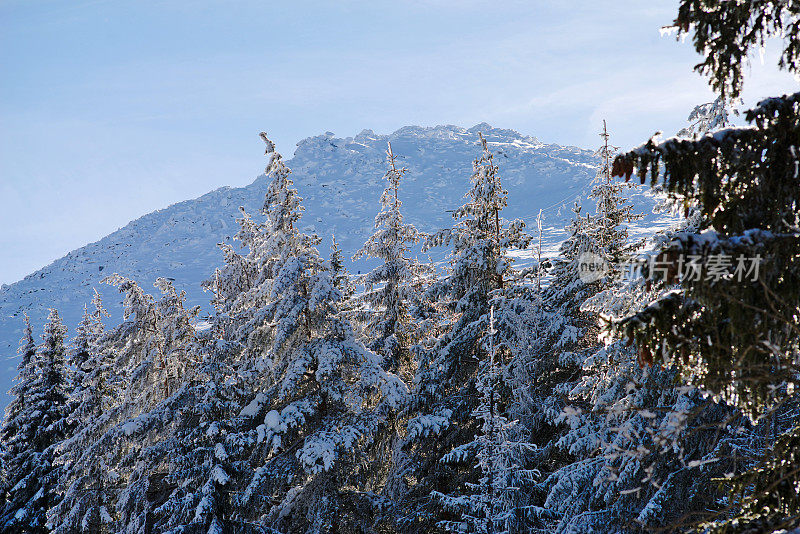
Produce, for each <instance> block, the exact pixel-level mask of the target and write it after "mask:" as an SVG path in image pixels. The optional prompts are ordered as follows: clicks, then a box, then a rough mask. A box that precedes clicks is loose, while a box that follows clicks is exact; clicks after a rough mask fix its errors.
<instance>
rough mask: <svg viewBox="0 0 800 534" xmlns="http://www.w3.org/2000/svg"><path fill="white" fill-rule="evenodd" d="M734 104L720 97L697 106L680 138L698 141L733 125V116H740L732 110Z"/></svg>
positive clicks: (680, 133)
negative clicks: (710, 133)
mask: <svg viewBox="0 0 800 534" xmlns="http://www.w3.org/2000/svg"><path fill="white" fill-rule="evenodd" d="M732 104H734V102H728V101H727V100H726V99H724V98H723V97H721V96H718V97H717V98H716V99H715V100H714V101H713V102H706V103H705V104H700V105H698V106H695V107H694V109H693V110H692V112H691V113H689V118H688V119H687V120H688V121H689V124H688V125H687V126H686V127H685V128H682V129H681V130H680V131H679V132H678V137H685V138H687V139H696V138H698V137H701V136H703V135H704V134H706V133H708V132H713V131H716V130H721V129H723V128H726V127H728V126H732V125H733V121H732V120H731V115H738V114H739V112H738V111H737V110H736V109H732Z"/></svg>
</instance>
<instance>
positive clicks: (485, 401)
mask: <svg viewBox="0 0 800 534" xmlns="http://www.w3.org/2000/svg"><path fill="white" fill-rule="evenodd" d="M497 333H498V331H497V330H496V329H495V322H494V308H492V309H491V310H490V319H489V330H488V335H487V338H488V339H487V340H486V342H487V343H488V347H486V350H487V355H488V357H487V359H486V361H484V362H483V363H482V368H481V370H480V373H479V375H478V379H477V389H478V392H479V394H480V401H479V403H478V406H477V407H476V408H475V411H474V412H473V414H472V415H473V416H475V417H476V418H477V419H479V420H480V421H481V422H482V424H481V427H480V432H479V434H478V435H477V436H475V439H474V440H473V441H470V442H468V443H465V444H463V445H460V446H458V447H456V448H455V449H453V450H452V451H450V452H449V453H448V454H447V455H445V456H444V457H443V458H442V459H441V460H440V461H441V462H443V463H445V464H459V463H461V464H463V463H465V462H467V463H468V462H474V464H475V466H476V467H477V468H478V470H479V471H480V478H479V479H478V482H477V483H472V482H466V483H465V484H464V488H463V493H461V494H456V495H445V494H443V493H440V492H438V491H436V490H434V491H433V496H434V498H436V499H437V500H438V501H439V502H440V503H441V504H442V506H443V507H444V509H445V510H446V511H448V512H451V513H453V514H454V516H455V517H456V519H445V520H443V521H440V522H439V526H440V527H443V528H444V529H445V530H448V531H451V532H477V533H483V534H489V533H494V534H503V533H508V532H517V531H519V530H520V527H521V525H522V524H524V523H523V520H524V519H525V516H526V510H525V507H524V506H521V501H522V499H521V497H522V495H521V494H522V490H523V486H525V485H528V484H530V483H531V482H532V481H533V480H535V478H536V477H537V476H538V474H539V473H538V472H537V471H536V470H533V469H525V468H524V467H522V464H524V463H525V460H524V457H525V455H526V453H527V452H529V451H530V450H531V449H533V448H535V447H534V446H533V445H531V444H528V443H524V442H520V441H518V440H515V439H514V438H515V437H518V436H519V432H518V431H516V430H517V429H515V426H516V421H509V420H508V418H507V417H506V416H505V415H504V414H503V411H504V410H503V406H502V404H501V403H502V402H503V399H502V394H501V391H500V390H501V388H500V380H501V379H502V378H503V376H502V373H501V365H500V364H499V362H498V361H497V359H498V355H497V351H496V350H495V337H496V334H497Z"/></svg>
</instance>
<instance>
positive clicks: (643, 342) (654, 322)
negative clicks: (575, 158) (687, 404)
mask: <svg viewBox="0 0 800 534" xmlns="http://www.w3.org/2000/svg"><path fill="white" fill-rule="evenodd" d="M746 117H747V120H748V121H750V122H751V123H754V125H755V128H741V129H729V130H722V131H721V132H718V133H717V134H714V135H710V136H706V137H703V138H701V139H699V140H696V141H688V140H679V139H670V140H668V141H666V142H664V143H661V144H658V145H657V144H655V143H654V142H653V141H652V140H651V141H650V142H648V143H647V144H646V145H644V146H643V147H641V148H639V149H637V150H634V151H632V152H629V153H627V154H625V155H623V156H620V157H618V158H617V160H616V161H615V165H614V167H615V174H617V175H619V174H624V175H626V176H630V174H631V172H632V171H633V170H634V168H635V169H636V170H637V172H638V174H639V176H641V177H642V180H644V178H645V177H646V175H647V174H648V173H649V174H650V176H651V184H653V185H655V184H657V183H663V185H664V187H665V189H666V190H667V191H669V192H670V193H671V194H673V195H675V196H677V197H679V198H681V199H683V201H684V202H686V204H687V205H697V206H699V207H700V209H701V211H702V213H703V215H704V218H703V222H702V223H701V227H700V229H699V232H698V233H696V234H695V233H687V234H683V235H678V236H676V238H675V239H673V240H672V241H671V242H670V243H669V244H668V245H667V246H666V247H665V248H664V251H663V253H662V255H661V256H660V257H659V260H660V261H662V262H663V263H664V264H665V265H668V266H670V269H668V270H667V269H658V270H654V272H653V273H651V275H652V276H653V277H654V278H656V279H666V281H667V282H674V281H677V273H676V272H675V271H676V270H677V269H678V267H679V263H678V262H680V261H681V255H682V257H683V258H684V261H685V260H686V259H687V258H689V257H690V256H698V257H700V258H701V261H700V263H701V264H704V265H705V267H704V268H703V271H702V276H700V277H699V280H695V279H694V278H697V277H684V278H685V279H683V280H681V287H682V291H681V292H673V293H669V294H667V295H666V296H665V297H663V298H662V299H661V300H659V301H656V302H654V303H653V304H651V305H650V306H649V307H648V308H646V309H645V310H643V311H642V312H640V313H638V314H636V315H634V316H632V317H630V318H627V319H625V320H624V321H622V323H621V324H620V325H619V327H620V328H621V329H622V330H623V331H624V333H625V335H626V336H628V337H629V338H635V339H636V341H637V344H638V346H639V349H640V352H641V353H643V354H644V356H645V357H644V359H645V360H648V359H650V358H656V359H662V360H671V359H672V358H674V357H676V356H679V357H680V359H681V365H682V366H683V370H684V374H685V375H686V376H692V377H693V378H694V379H695V380H696V381H697V383H698V384H699V385H700V386H701V387H704V388H707V389H709V390H711V391H713V392H714V393H719V394H723V396H724V397H725V398H726V399H728V400H730V401H732V402H734V403H736V404H738V405H739V406H740V407H742V408H743V409H745V410H747V411H748V412H749V413H750V414H751V415H752V416H754V417H755V416H756V415H757V414H758V412H759V411H760V410H761V409H762V408H763V407H764V405H765V404H767V403H768V402H769V401H770V399H771V398H772V397H773V396H774V395H775V394H776V393H777V392H778V390H776V389H775V388H774V386H775V385H778V384H780V383H781V382H782V381H787V382H789V383H797V372H798V370H800V367H798V365H800V353H799V352H798V351H799V350H800V345H798V343H800V336H798V333H799V332H800V313H798V312H799V311H800V307H799V306H798V303H800V235H798V229H797V221H798V218H797V217H798V213H800V181H798V179H797V172H798V171H797V168H798V167H797V165H798V164H800V154H798V152H797V149H796V148H795V145H796V144H797V143H798V141H800V93H796V94H794V95H790V96H786V97H783V98H771V99H768V100H765V101H763V102H762V103H761V104H760V105H759V106H758V107H756V108H755V109H753V110H750V111H748V112H747V115H746ZM662 168H663V173H660V171H661V169H662ZM721 254H724V255H727V256H728V257H730V261H731V263H732V266H731V267H730V268H729V269H728V271H729V272H730V273H734V270H735V267H736V265H737V263H738V258H739V256H740V255H741V256H743V257H744V258H755V257H758V256H760V258H761V262H760V265H759V272H758V277H757V279H756V280H753V279H752V278H754V276H753V275H754V274H755V273H752V274H751V275H750V276H742V277H739V276H732V277H730V278H727V277H723V278H719V279H715V277H713V276H707V274H708V266H709V257H710V256H714V255H716V256H717V257H719V255H721ZM745 274H746V273H745ZM739 278H742V279H739Z"/></svg>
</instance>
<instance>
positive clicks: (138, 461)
mask: <svg viewBox="0 0 800 534" xmlns="http://www.w3.org/2000/svg"><path fill="white" fill-rule="evenodd" d="M107 282H109V283H113V284H116V285H117V286H118V287H119V289H120V291H121V292H123V293H124V295H125V298H124V302H123V304H124V306H125V315H124V316H125V318H126V319H129V320H128V321H126V322H125V323H123V324H122V325H120V326H119V327H117V328H116V329H114V330H113V331H111V332H109V333H108V334H107V335H105V336H104V337H103V338H102V340H101V346H100V347H99V348H98V350H97V356H96V362H95V366H93V368H92V372H91V375H90V376H91V382H90V383H89V389H90V392H91V393H92V394H93V395H94V397H95V399H96V400H98V401H99V403H100V408H99V414H98V415H97V416H96V417H93V418H90V419H88V420H85V421H83V425H82V426H81V427H80V428H79V430H78V431H77V432H76V433H75V434H74V435H73V436H72V437H71V438H70V439H69V440H67V441H65V442H64V443H63V444H62V446H61V447H60V451H59V452H60V454H59V459H60V460H61V462H62V463H63V465H64V466H65V469H64V471H65V473H66V475H65V476H64V477H62V479H61V481H60V486H61V488H62V491H63V492H64V496H63V499H62V501H61V503H59V505H58V506H57V507H56V508H54V509H53V510H52V511H51V513H50V518H49V520H50V524H51V525H52V526H53V529H54V531H55V532H64V533H67V532H95V531H97V530H98V529H100V530H101V531H102V530H107V531H109V532H118V531H124V532H144V531H147V530H148V529H150V528H151V527H152V525H153V521H154V520H153V509H154V508H156V507H157V505H158V504H159V499H161V498H163V493H164V491H166V490H165V489H164V488H163V487H162V486H163V480H164V476H163V468H164V465H165V463H166V461H165V458H166V455H167V453H168V452H169V450H170V449H171V448H172V447H174V446H175V444H174V442H173V441H172V439H171V438H172V437H173V432H174V428H175V426H176V424H177V421H178V419H177V417H176V415H177V413H179V411H180V409H181V408H182V406H184V405H185V404H186V403H187V402H188V400H187V398H188V390H189V388H188V385H189V383H190V381H191V378H192V376H193V373H192V370H193V367H192V362H193V359H192V358H190V357H188V356H187V355H188V354H190V353H193V352H194V348H193V347H194V344H195V342H194V338H193V332H194V331H193V328H192V327H191V322H192V321H193V319H194V317H195V316H196V313H197V309H196V308H194V309H190V310H187V309H185V308H184V307H183V298H184V297H183V295H182V294H177V293H176V292H175V290H174V288H172V286H171V284H170V283H169V282H168V281H166V280H163V279H160V280H158V281H157V282H156V285H157V286H158V287H160V289H161V290H162V292H163V294H164V296H163V298H162V299H160V300H159V301H157V302H156V301H155V300H154V299H153V297H152V296H150V295H148V294H145V293H144V291H143V290H142V289H141V287H139V286H138V284H136V283H135V282H133V281H131V280H128V279H126V278H124V277H121V276H119V275H113V276H111V277H109V278H108V279H107ZM130 319H132V320H130Z"/></svg>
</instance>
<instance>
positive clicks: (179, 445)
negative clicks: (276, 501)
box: [152, 329, 245, 533]
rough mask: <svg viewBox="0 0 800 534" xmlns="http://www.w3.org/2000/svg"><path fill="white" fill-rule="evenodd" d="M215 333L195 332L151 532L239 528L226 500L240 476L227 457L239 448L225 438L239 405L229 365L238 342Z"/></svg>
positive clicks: (233, 425)
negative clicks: (190, 373)
mask: <svg viewBox="0 0 800 534" xmlns="http://www.w3.org/2000/svg"><path fill="white" fill-rule="evenodd" d="M217 335H218V332H215V331H213V330H211V329H209V330H206V331H203V332H200V333H199V336H198V342H199V345H200V346H199V347H198V348H197V351H196V353H195V354H193V355H192V356H193V357H194V358H197V359H198V360H199V362H198V364H197V370H196V372H195V379H194V380H193V381H192V382H191V384H190V386H189V391H188V392H187V395H186V397H185V401H184V402H183V403H182V407H181V408H180V411H179V413H178V414H177V419H178V420H177V422H176V427H175V429H174V431H173V432H172V433H171V436H170V447H169V451H168V453H167V457H166V460H165V463H166V469H164V471H163V473H164V474H163V476H164V478H163V479H162V481H161V483H160V487H161V488H162V489H163V490H164V491H165V493H166V495H164V496H162V497H160V498H159V503H158V505H157V506H156V507H155V508H154V509H153V513H152V516H153V522H152V528H153V530H154V531H157V532H203V533H206V532H212V533H225V532H240V531H244V530H245V529H244V528H241V527H242V525H241V524H240V523H238V522H236V521H235V519H234V517H235V516H234V513H233V512H234V510H233V508H232V504H231V495H232V494H231V491H232V490H233V488H234V487H235V486H236V479H237V478H239V477H240V476H241V474H240V473H237V472H236V470H235V468H234V466H233V461H232V460H235V458H236V453H237V452H239V449H238V448H237V444H233V443H230V442H229V441H228V440H227V437H228V436H230V435H232V434H235V431H236V426H235V422H236V420H237V419H236V415H237V414H238V413H239V409H240V405H239V404H238V402H237V399H238V398H240V396H241V393H242V392H241V391H239V390H238V389H237V387H236V381H235V379H234V370H233V368H232V366H231V356H232V355H233V354H234V353H235V352H236V351H237V350H238V349H239V347H238V345H237V344H235V343H231V342H228V341H225V340H224V339H221V338H219V337H216V336H217ZM238 446H241V444H238ZM229 450H230V451H231V453H229V452H228V451H229Z"/></svg>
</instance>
